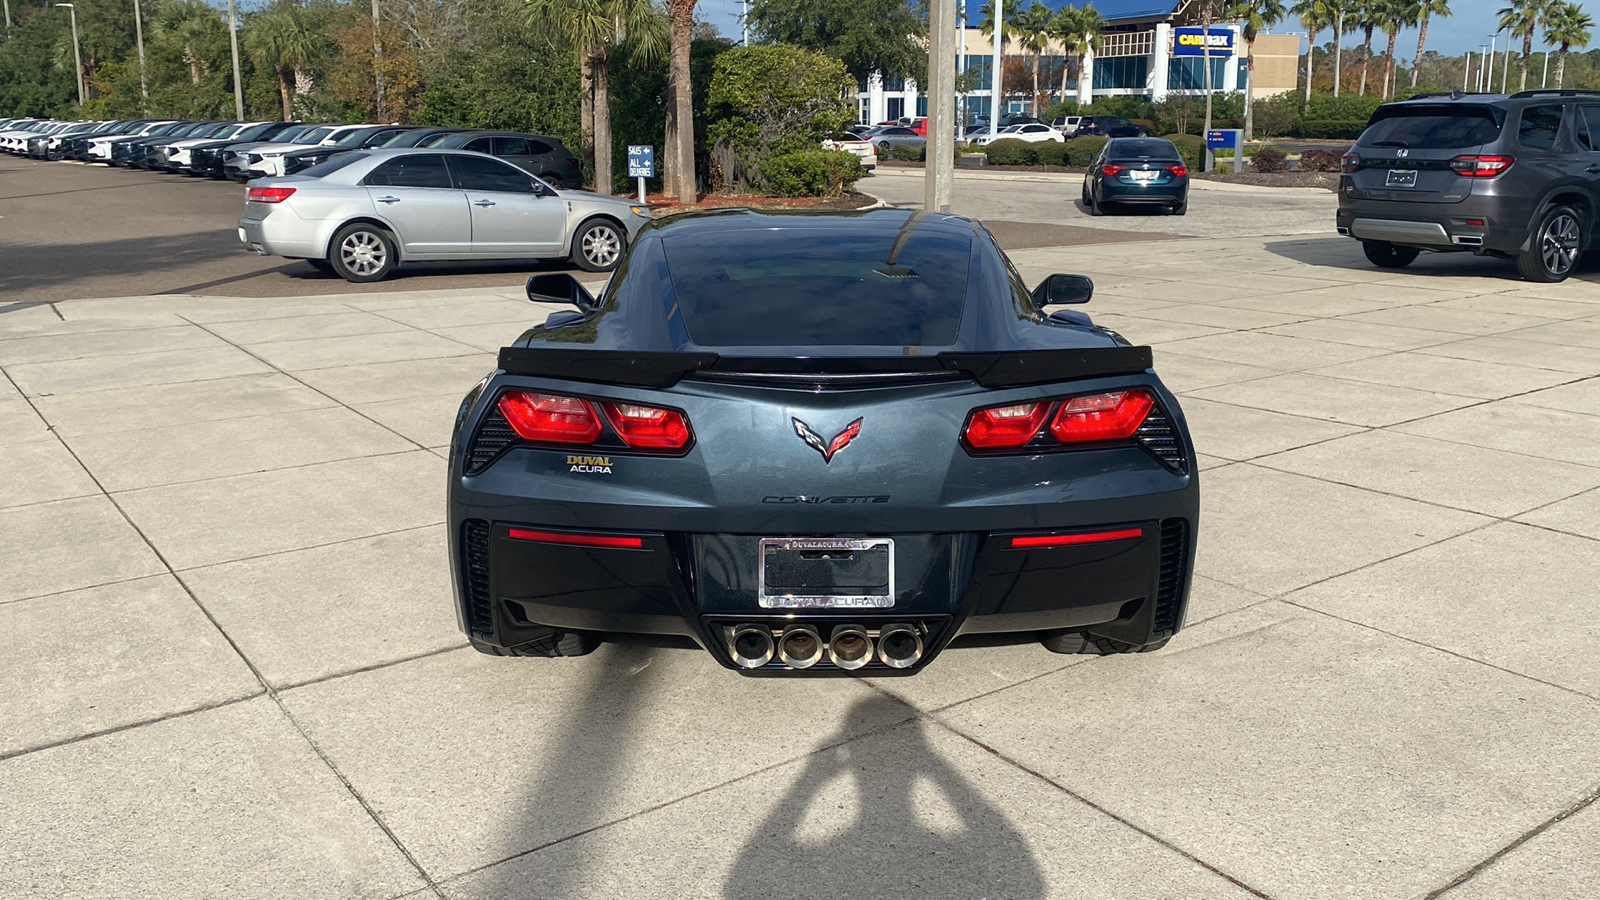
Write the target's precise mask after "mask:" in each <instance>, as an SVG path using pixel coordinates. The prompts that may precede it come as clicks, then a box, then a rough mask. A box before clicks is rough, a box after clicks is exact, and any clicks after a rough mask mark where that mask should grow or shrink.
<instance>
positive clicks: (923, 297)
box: [662, 228, 972, 347]
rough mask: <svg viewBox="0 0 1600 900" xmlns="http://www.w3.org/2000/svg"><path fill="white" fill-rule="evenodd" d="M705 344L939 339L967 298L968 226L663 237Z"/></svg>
mask: <svg viewBox="0 0 1600 900" xmlns="http://www.w3.org/2000/svg"><path fill="white" fill-rule="evenodd" d="M662 244H663V247H664V249H665V252H666V257H667V268H668V269H669V270H670V273H671V275H670V277H671V279H672V288H673V292H674V295H675V297H676V299H677V305H678V309H679V311H680V312H681V313H682V315H683V322H684V326H685V327H686V328H687V329H688V331H689V336H690V339H691V340H693V341H694V343H696V344H699V345H700V346H702V347H740V346H752V347H782V346H790V347H792V346H817V347H837V346H848V345H866V346H880V347H932V346H938V347H944V346H949V345H950V344H952V343H954V342H955V339H956V332H957V331H958V330H959V329H960V327H961V315H962V311H963V310H964V308H965V306H966V295H967V268H968V263H969V261H970V258H971V255H972V239H971V237H970V236H969V235H966V234H962V233H959V232H956V233H946V232H931V233H930V232H924V231H915V232H912V233H911V234H910V236H909V237H908V238H905V239H904V240H903V241H902V242H899V243H897V241H896V239H895V234H893V233H890V234H881V233H877V232H848V231H847V232H844V233H841V232H840V231H838V230H835V229H827V230H812V229H808V228H793V229H790V228H779V229H772V230H764V231H754V232H751V231H744V232H740V233H739V234H738V235H737V236H735V235H731V234H729V233H727V232H722V231H711V232H700V233H688V234H680V235H673V236H670V237H667V238H666V239H664V240H663V242H662Z"/></svg>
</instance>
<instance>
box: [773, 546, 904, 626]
mask: <svg viewBox="0 0 1600 900" xmlns="http://www.w3.org/2000/svg"><path fill="white" fill-rule="evenodd" d="M880 550H881V551H882V554H881V559H882V563H883V566H884V568H885V571H884V573H883V580H882V584H883V585H884V586H883V588H882V590H881V591H879V590H869V589H868V588H869V587H871V586H870V585H845V586H843V587H841V588H839V589H837V590H826V589H824V588H822V587H820V586H811V587H809V588H807V587H805V586H799V587H781V586H773V585H770V584H769V583H768V582H769V580H770V579H771V577H772V575H773V574H774V573H773V572H771V570H770V568H769V567H770V565H771V564H772V563H773V562H774V561H776V560H779V559H780V555H781V554H786V553H820V554H826V553H829V552H830V551H837V552H840V553H846V554H850V555H851V556H852V557H853V556H854V554H857V553H873V554H876V553H878V552H879V551H880ZM756 553H757V555H756V603H757V605H759V606H760V607H761V608H762V609H889V608H891V607H893V606H894V597H895V592H894V539H893V538H886V537H867V538H830V537H821V538H818V537H810V538H761V539H760V541H759V542H758V544H757V551H756ZM824 558H826V557H824ZM873 561H874V562H875V561H876V560H873Z"/></svg>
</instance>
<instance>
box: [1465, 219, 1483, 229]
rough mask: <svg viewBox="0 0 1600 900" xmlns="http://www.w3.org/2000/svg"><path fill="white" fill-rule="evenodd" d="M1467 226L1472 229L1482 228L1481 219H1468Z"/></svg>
mask: <svg viewBox="0 0 1600 900" xmlns="http://www.w3.org/2000/svg"><path fill="white" fill-rule="evenodd" d="M1467 224H1468V225H1471V226H1473V227H1474V228H1482V227H1483V220H1482V219H1468V220H1467Z"/></svg>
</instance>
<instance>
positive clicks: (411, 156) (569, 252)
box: [239, 149, 650, 282]
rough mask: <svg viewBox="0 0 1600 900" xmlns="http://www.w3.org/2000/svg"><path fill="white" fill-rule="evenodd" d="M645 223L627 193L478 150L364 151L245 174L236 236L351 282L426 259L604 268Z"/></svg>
mask: <svg viewBox="0 0 1600 900" xmlns="http://www.w3.org/2000/svg"><path fill="white" fill-rule="evenodd" d="M649 221H650V210H649V209H648V208H646V207H644V206H640V205H638V204H637V203H634V202H631V201H629V200H628V199H627V198H619V197H606V196H601V195H599V194H591V193H588V192H587V191H558V190H555V189H554V188H552V187H550V186H549V185H547V184H545V183H544V182H542V181H540V180H539V179H538V178H535V177H534V176H532V175H530V174H528V173H527V172H525V171H523V170H521V169H519V168H517V167H516V166H513V165H511V164H510V163H506V162H502V161H501V160H498V159H495V158H494V157H492V156H488V155H486V154H483V153H473V152H471V151H466V150H415V149H408V150H365V151H354V152H351V153H345V154H342V155H340V156H336V157H334V158H333V159H330V160H328V161H327V162H324V163H322V164H321V165H317V166H312V167H311V168H309V169H307V170H305V171H304V172H302V173H300V174H299V175H291V176H289V177H286V178H262V179H257V180H255V181H252V182H250V186H249V189H248V190H247V192H246V196H245V205H244V214H243V215H241V216H240V217H239V240H241V241H243V242H244V244H245V246H246V247H248V248H250V249H251V250H254V251H255V252H257V253H260V254H262V255H266V256H284V257H288V258H290V259H304V260H306V261H308V262H310V263H311V264H312V265H313V266H315V267H317V268H319V269H325V270H328V271H332V272H334V273H337V274H338V275H340V276H341V277H343V278H345V279H346V280H349V281H358V282H368V281H378V280H380V279H382V278H384V277H386V276H387V275H388V274H389V273H391V272H393V271H394V269H395V267H396V266H398V265H400V264H401V263H403V262H421V261H424V260H491V259H571V260H572V262H573V263H574V264H575V265H577V266H578V267H579V268H582V269H585V270H587V271H590V272H607V271H610V270H611V269H613V268H615V267H616V265H617V263H618V262H619V261H621V259H622V255H623V252H624V251H625V250H626V249H627V247H628V244H629V243H630V242H631V241H632V239H633V236H634V235H635V234H637V233H638V232H639V229H640V228H642V227H644V225H645V223H647V222H649Z"/></svg>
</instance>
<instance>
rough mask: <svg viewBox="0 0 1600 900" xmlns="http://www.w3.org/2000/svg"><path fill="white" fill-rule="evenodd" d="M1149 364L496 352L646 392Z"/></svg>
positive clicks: (1092, 371) (1096, 351)
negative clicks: (697, 383)
mask: <svg viewBox="0 0 1600 900" xmlns="http://www.w3.org/2000/svg"><path fill="white" fill-rule="evenodd" d="M1151 364H1152V363H1151V353H1150V348H1149V347H1090V348H1084V349H1079V350H1011V351H1004V352H998V353H968V352H961V351H946V352H944V353H939V354H935V355H932V356H807V357H788V356H782V357H778V356H719V355H718V354H715V353H670V352H669V353H656V352H647V351H632V350H574V349H569V348H566V347H553V346H539V347H505V348H503V349H502V350H501V351H500V368H501V369H503V370H505V372H506V374H508V375H535V376H539V377H542V378H562V379H567V380H570V381H593V382H599V383H601V384H618V385H627V386H629V387H647V388H665V387H671V386H673V385H674V384H677V383H678V382H679V381H680V380H682V379H683V378H685V377H686V376H689V375H693V374H695V373H696V372H707V373H713V372H721V373H733V372H737V373H741V374H763V375H790V376H794V375H902V374H904V375H914V374H929V373H939V372H959V373H965V374H966V375H968V376H970V377H971V378H972V379H973V380H974V381H976V382H978V383H979V384H981V385H983V386H984V387H993V388H1004V387H1022V386H1025V385H1030V384H1048V383H1050V382H1054V381H1071V380H1074V379H1078V378H1097V377H1102V376H1107V375H1134V374H1139V373H1141V372H1146V371H1148V370H1149V369H1150V367H1151Z"/></svg>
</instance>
